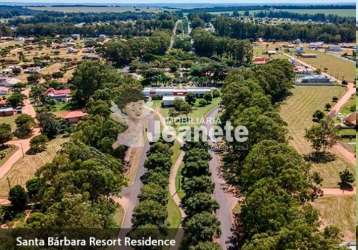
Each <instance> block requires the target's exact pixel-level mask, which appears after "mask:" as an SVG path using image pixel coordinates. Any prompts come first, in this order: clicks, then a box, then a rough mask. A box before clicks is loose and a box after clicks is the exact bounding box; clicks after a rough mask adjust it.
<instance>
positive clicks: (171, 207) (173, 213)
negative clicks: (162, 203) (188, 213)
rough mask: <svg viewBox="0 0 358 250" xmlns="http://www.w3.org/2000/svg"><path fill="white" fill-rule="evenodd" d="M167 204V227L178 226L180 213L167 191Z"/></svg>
mask: <svg viewBox="0 0 358 250" xmlns="http://www.w3.org/2000/svg"><path fill="white" fill-rule="evenodd" d="M168 197H169V199H168V205H167V212H168V218H167V223H168V225H169V228H171V229H174V228H178V227H179V225H180V223H181V214H180V211H179V208H178V207H177V205H176V204H175V202H174V200H173V198H172V196H171V195H170V194H169V193H168Z"/></svg>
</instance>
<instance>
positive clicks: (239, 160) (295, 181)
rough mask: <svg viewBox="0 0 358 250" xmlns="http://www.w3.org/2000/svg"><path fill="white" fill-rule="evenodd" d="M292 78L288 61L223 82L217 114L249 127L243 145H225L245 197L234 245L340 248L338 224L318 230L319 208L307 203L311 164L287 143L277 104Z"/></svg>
mask: <svg viewBox="0 0 358 250" xmlns="http://www.w3.org/2000/svg"><path fill="white" fill-rule="evenodd" d="M293 76H294V74H293V71H292V66H291V65H289V63H288V62H287V61H281V60H274V61H272V62H270V63H268V64H267V65H264V66H258V67H255V68H253V69H240V70H238V71H236V72H232V73H231V74H230V75H229V76H228V77H227V78H226V80H225V85H224V88H223V90H222V98H223V102H222V104H223V105H224V112H223V114H222V117H221V118H222V120H223V121H224V122H225V121H231V122H232V124H233V125H234V126H237V125H244V126H246V127H247V128H248V130H249V131H250V137H249V140H248V141H247V142H246V143H239V142H233V143H229V146H230V147H229V152H228V153H227V155H226V157H225V159H224V172H225V176H226V179H227V181H229V182H230V183H231V184H233V185H234V186H236V187H238V188H239V190H240V192H242V194H244V196H245V200H244V201H243V202H242V203H241V206H240V213H238V214H237V220H236V224H235V226H234V233H235V234H236V237H237V241H236V242H233V244H234V247H233V249H237V247H240V248H241V249H245V250H251V249H252V250H257V249H303V248H307V249H322V250H323V249H344V248H340V247H338V243H339V242H340V235H339V231H338V229H337V228H335V227H331V226H329V227H326V228H325V229H324V230H323V231H320V230H319V223H318V221H319V215H318V212H317V211H316V210H315V209H313V208H312V206H311V205H310V204H309V202H310V201H312V200H313V199H315V197H316V194H315V190H316V189H315V187H316V185H317V183H316V182H315V179H314V178H313V177H312V176H311V174H310V172H309V169H310V165H309V164H308V163H306V162H305V160H304V159H303V158H302V156H300V155H299V154H298V153H297V152H296V151H295V150H294V149H293V148H292V147H291V146H289V145H288V142H287V128H286V124H285V122H284V121H283V120H282V119H281V118H280V116H279V114H278V112H277V110H276V108H275V105H277V104H278V103H279V101H280V100H282V99H284V98H285V97H287V95H288V94H289V91H290V88H291V87H292V80H293ZM235 244H237V245H235Z"/></svg>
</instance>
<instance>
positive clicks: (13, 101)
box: [7, 92, 24, 108]
mask: <svg viewBox="0 0 358 250" xmlns="http://www.w3.org/2000/svg"><path fill="white" fill-rule="evenodd" d="M23 101H24V97H23V95H22V94H21V93H19V92H14V93H13V94H11V95H10V96H9V97H8V98H7V102H8V103H9V104H10V105H11V107H13V108H16V107H18V106H22V102H23Z"/></svg>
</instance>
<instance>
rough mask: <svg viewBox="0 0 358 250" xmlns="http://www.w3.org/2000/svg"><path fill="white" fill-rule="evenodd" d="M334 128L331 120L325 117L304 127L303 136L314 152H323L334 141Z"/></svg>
mask: <svg viewBox="0 0 358 250" xmlns="http://www.w3.org/2000/svg"><path fill="white" fill-rule="evenodd" d="M336 137H337V136H336V128H335V126H334V122H333V120H331V119H329V118H327V119H323V120H321V121H320V122H319V124H315V125H313V126H312V127H311V128H310V129H306V133H305V138H306V139H307V140H308V141H309V142H310V143H311V146H312V148H313V149H314V150H315V151H316V153H318V154H319V153H325V152H326V150H327V149H328V148H330V147H332V146H333V145H334V144H335V143H336Z"/></svg>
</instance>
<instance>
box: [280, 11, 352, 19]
mask: <svg viewBox="0 0 358 250" xmlns="http://www.w3.org/2000/svg"><path fill="white" fill-rule="evenodd" d="M280 11H289V12H295V13H299V14H326V15H331V14H332V15H337V16H342V17H355V16H356V12H355V10H354V9H280Z"/></svg>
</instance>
